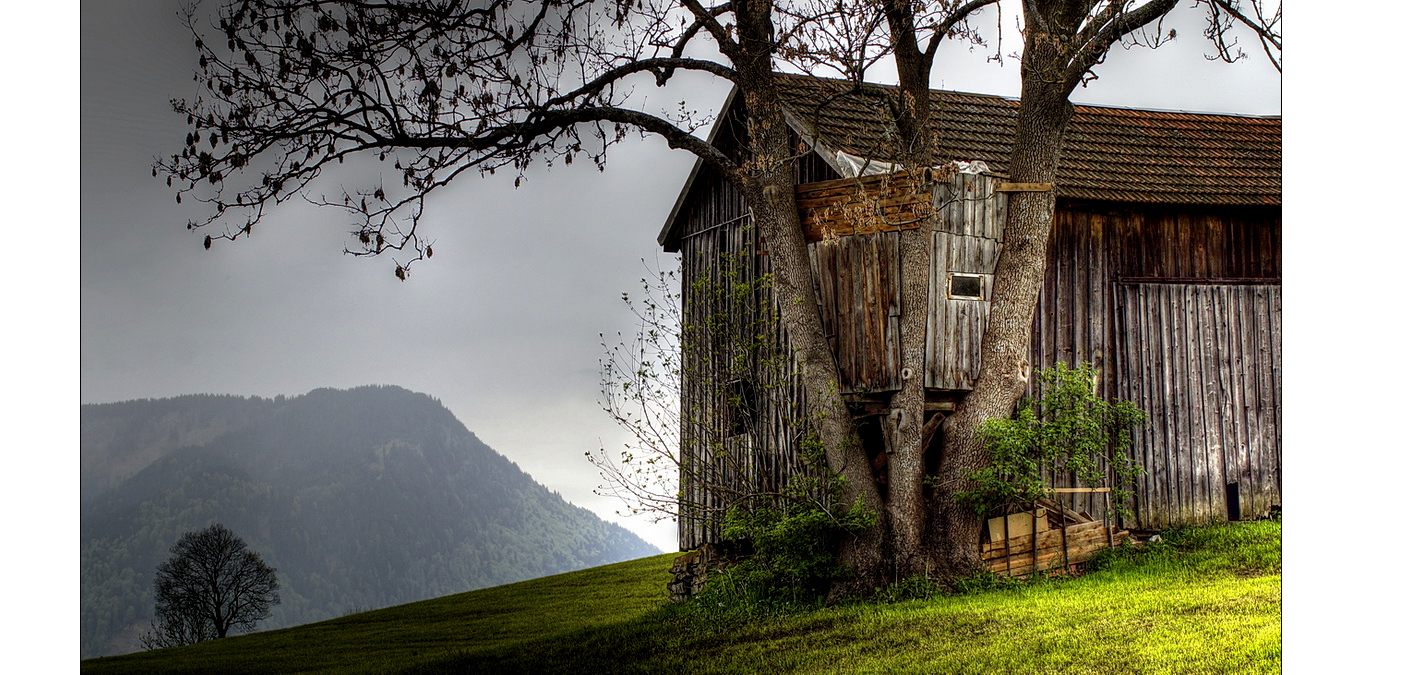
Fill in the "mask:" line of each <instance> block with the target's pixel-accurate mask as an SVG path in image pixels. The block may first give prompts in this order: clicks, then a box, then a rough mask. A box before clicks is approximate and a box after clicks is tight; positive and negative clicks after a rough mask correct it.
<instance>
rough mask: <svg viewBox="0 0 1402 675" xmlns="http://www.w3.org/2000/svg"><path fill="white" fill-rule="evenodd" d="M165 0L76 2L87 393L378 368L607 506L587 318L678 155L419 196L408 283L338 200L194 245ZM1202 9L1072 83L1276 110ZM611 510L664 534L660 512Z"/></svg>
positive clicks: (180, 85) (306, 380)
mask: <svg viewBox="0 0 1402 675" xmlns="http://www.w3.org/2000/svg"><path fill="white" fill-rule="evenodd" d="M176 7H177V2H176V0H147V1H144V2H91V3H84V4H83V5H82V13H81V27H82V50H81V66H82V71H81V96H82V103H81V111H82V112H81V114H82V118H81V124H82V126H81V132H82V136H81V142H82V145H81V152H82V162H81V176H80V177H81V191H80V194H81V232H82V260H81V268H80V276H81V370H80V373H81V390H80V391H81V399H82V402H84V403H101V402H109V401H119V400H126V399H132V398H145V397H151V398H155V397H168V396H178V395H181V394H192V393H216V394H240V395H259V396H274V395H277V394H286V395H297V394H302V393H305V392H307V391H309V390H311V389H315V388H318V387H336V388H345V387H353V386H357V385H363V384H396V385H400V386H403V387H406V388H408V389H411V390H414V391H419V392H423V393H426V394H429V395H431V396H434V397H437V398H438V399H440V400H442V401H443V403H444V404H445V405H446V406H447V407H448V408H449V409H450V410H452V411H453V413H454V414H455V415H456V416H457V417H458V418H459V419H460V420H462V422H463V423H464V424H465V425H466V426H467V427H468V428H469V429H471V430H472V431H473V432H474V433H475V434H477V435H478V436H479V437H480V438H481V439H482V440H483V441H485V442H486V443H487V444H488V445H490V446H491V447H493V448H494V449H496V450H497V451H498V452H501V453H502V454H504V455H506V456H507V457H509V458H511V459H513V460H514V461H516V462H517V463H518V464H519V465H520V466H521V467H522V468H523V469H524V470H526V471H527V472H528V473H530V474H531V475H532V476H533V477H535V478H536V479H537V480H539V481H540V482H542V483H544V484H545V485H547V486H549V487H551V488H553V489H556V490H558V491H559V492H561V493H562V494H563V495H564V496H565V497H566V498H567V499H569V500H570V501H572V502H574V503H576V504H579V505H581V506H585V507H587V508H590V509H593V510H594V511H596V512H599V513H600V514H601V515H604V516H605V517H608V518H610V519H614V520H618V518H617V517H616V516H615V515H614V513H615V511H616V510H617V509H618V508H619V507H620V505H619V504H618V503H616V502H614V501H612V500H609V499H604V498H600V497H597V496H595V495H594V494H593V492H592V491H593V489H594V488H595V487H596V486H597V485H598V483H599V477H598V474H597V472H596V471H595V470H594V468H593V467H592V466H591V465H590V464H589V463H588V462H587V461H586V460H585V458H584V453H585V451H590V450H597V449H598V448H599V447H600V446H601V445H602V446H603V447H605V448H617V447H618V446H619V445H620V444H621V443H622V442H623V441H624V440H625V439H624V437H623V436H622V435H621V433H620V432H619V431H618V429H617V428H616V427H614V425H613V424H612V422H611V421H610V420H609V419H608V418H607V417H606V416H605V415H604V413H603V412H601V410H600V409H599V407H598V404H597V400H598V395H599V358H600V357H601V355H602V354H603V349H602V347H601V345H600V338H599V334H600V333H603V334H604V335H605V336H609V337H610V338H614V339H616V338H615V336H616V335H617V334H618V333H619V332H620V331H622V332H623V333H624V335H630V334H632V333H633V332H634V329H633V325H632V322H631V316H630V315H629V314H628V313H627V310H626V308H625V307H624V306H623V305H622V303H621V302H620V301H619V296H620V294H621V293H623V292H636V291H637V290H638V279H639V278H640V277H641V276H643V275H644V274H646V273H647V269H646V267H645V263H646V264H648V265H653V266H656V265H657V264H663V265H666V264H667V263H668V259H667V257H666V256H664V254H663V253H662V252H661V250H660V249H659V247H658V246H657V244H656V235H657V232H658V230H659V229H660V228H661V225H662V221H663V219H664V218H665V217H666V215H667V213H668V210H669V209H670V207H671V205H672V203H673V201H674V199H675V198H676V195H677V193H678V191H679V190H680V188H681V186H682V183H683V182H684V181H685V179H686V175H687V172H688V171H689V170H690V168H691V165H692V162H693V160H692V157H691V156H690V155H687V154H684V153H681V152H675V151H669V150H668V149H667V148H666V147H665V145H664V144H662V143H657V142H647V141H644V142H632V143H629V144H626V145H624V146H623V147H621V148H620V149H619V151H618V152H617V153H616V154H615V155H613V156H612V157H611V158H610V161H609V168H608V170H607V171H606V172H604V173H599V172H598V171H597V170H594V169H593V168H592V167H591V166H581V165H576V166H575V167H571V168H569V169H563V170H554V171H548V172H547V171H534V172H532V173H531V174H530V175H529V179H528V180H527V182H526V183H525V184H524V185H523V186H522V187H521V188H520V189H515V190H513V189H512V188H511V180H512V178H513V177H512V176H509V175H498V176H497V177H495V178H492V179H487V180H479V179H476V178H475V177H471V176H470V177H467V178H466V179H465V180H460V181H459V183H458V184H456V185H454V186H453V187H452V188H451V189H450V190H449V191H447V192H445V193H443V194H440V195H438V196H437V197H436V198H434V199H433V200H432V201H431V202H430V203H429V208H428V213H427V215H426V217H425V219H424V225H423V229H424V230H425V231H426V232H427V233H428V236H429V238H431V239H433V240H435V244H434V253H435V255H434V258H433V260H432V261H430V262H427V263H424V264H420V265H417V266H415V268H414V273H413V275H412V276H411V277H410V279H409V281H408V282H407V283H401V282H400V281H399V280H397V279H396V278H395V277H394V276H393V274H392V272H393V270H394V266H393V264H392V263H391V262H390V260H388V259H360V258H353V257H350V256H346V255H344V254H343V253H342V249H343V247H344V246H345V245H346V244H347V243H348V242H349V241H350V240H349V236H348V235H347V234H346V232H347V231H348V230H349V229H350V224H349V221H348V219H347V218H346V217H345V216H343V215H341V214H339V213H336V212H333V211H331V210H318V209H316V208H313V207H311V206H308V205H303V204H288V205H285V206H283V207H281V208H280V209H279V210H278V211H277V212H276V213H275V214H274V215H273V217H271V218H269V219H268V221H267V222H265V223H264V224H263V225H261V226H260V227H259V228H258V232H257V234H256V236H254V237H252V238H250V239H248V240H246V241H239V242H235V243H233V244H223V245H218V246H215V247H214V249H213V250H212V251H209V252H206V251H204V250H202V246H201V240H202V238H203V234H202V233H201V234H198V235H195V234H190V233H188V232H186V230H185V228H184V223H185V221H186V220H187V219H188V218H191V217H197V216H199V215H201V213H202V212H201V211H199V210H198V209H197V208H191V207H190V206H189V204H188V203H187V204H186V206H184V207H182V206H179V205H177V204H175V202H174V195H173V193H172V192H171V191H170V190H169V189H168V188H166V187H165V185H164V180H163V179H162V180H157V179H154V178H152V177H151V168H150V165H151V161H152V158H153V156H155V155H157V154H160V153H170V152H175V151H178V149H179V148H180V147H181V143H182V139H183V138H184V134H185V133H186V131H187V129H186V127H185V125H184V123H183V119H181V118H179V117H177V116H175V115H174V114H173V113H171V112H170V109H169V103H168V101H169V100H170V99H171V98H177V97H193V96H194V95H195V93H196V91H195V89H194V83H193V82H192V81H191V75H192V72H193V68H194V65H195V56H194V52H193V48H192V46H191V44H190V39H189V36H188V34H187V33H186V32H185V31H184V29H183V28H182V27H181V26H180V25H179V23H178V21H177V17H176ZM1178 12H1179V13H1182V14H1186V13H1187V12H1185V10H1182V9H1180V10H1178ZM1007 14H1008V16H1007V17H1005V18H1006V19H1007V20H1009V21H1011V13H1007ZM993 16H994V15H993V14H992V13H989V19H990V25H991V19H992V18H993ZM1174 18H1175V19H1177V18H1178V17H1174ZM1197 20H1198V19H1197V17H1196V15H1194V16H1190V17H1184V18H1183V19H1181V20H1178V21H1177V22H1176V23H1177V24H1178V29H1179V34H1180V35H1181V36H1182V39H1180V40H1178V41H1177V42H1175V43H1171V44H1170V45H1169V46H1167V47H1165V48H1162V49H1160V50H1158V51H1156V52H1151V51H1149V50H1134V51H1128V52H1125V51H1123V50H1120V49H1118V48H1117V49H1116V50H1115V52H1113V53H1112V54H1111V56H1110V58H1109V60H1108V61H1107V63H1106V64H1105V65H1104V66H1102V68H1100V75H1101V79H1100V80H1099V81H1097V82H1094V83H1093V84H1092V85H1091V86H1090V87H1089V88H1088V89H1083V90H1080V91H1078V94H1077V96H1076V100H1077V101H1079V102H1087V103H1101V104H1108V105H1119V106H1139V107H1152V108H1161V109H1184V110H1198V111H1214V112H1235V113H1248V114H1279V113H1280V109H1281V93H1280V77H1279V75H1278V74H1277V73H1276V71H1275V70H1274V69H1273V68H1271V67H1270V65H1269V64H1268V63H1267V62H1266V61H1265V59H1263V58H1256V59H1251V60H1249V61H1247V62H1244V63H1241V64H1238V65H1236V66H1226V65H1223V64H1220V63H1212V62H1209V61H1207V60H1206V59H1204V58H1203V52H1204V51H1205V50H1206V49H1207V48H1208V45H1207V43H1206V42H1205V41H1204V40H1202V39H1201V38H1199V37H1198V35H1199V33H1200V29H1199V28H1197V27H1196V26H1197V24H1196V21H1197ZM987 33H988V35H990V36H991V35H993V34H994V32H993V31H991V30H989V31H987ZM1014 34H1015V31H1014V30H1013V29H1012V28H1011V27H1005V30H1004V36H1005V37H1011V36H1013V35H1014ZM1004 46H1005V49H1013V48H1014V47H1015V45H1011V44H1005V45H1004ZM945 50H946V51H945V53H944V54H942V55H941V59H940V60H939V61H938V62H937V66H936V69H937V71H938V72H939V75H937V76H936V78H935V80H936V84H938V85H941V86H944V87H946V88H951V89H958V90H963V91H972V92H979V93H991V94H1002V95H1008V96H1016V95H1017V93H1018V92H1017V71H1016V66H1015V64H1016V62H1015V61H1008V65H1005V66H1001V67H1000V66H998V65H996V64H993V65H990V64H987V63H986V59H987V57H988V56H989V54H990V52H987V51H977V52H974V53H970V52H969V51H968V49H967V47H966V46H965V45H961V44H957V43H951V44H948V45H946V46H945ZM878 77H879V76H878ZM703 84H704V83H703ZM725 93H726V87H725V86H724V85H722V84H719V83H713V84H711V85H710V86H709V87H706V86H701V87H698V88H694V90H691V91H688V92H686V94H685V96H684V98H685V99H686V100H687V101H688V103H690V104H692V105H710V106H718V105H719V104H720V102H721V101H722V99H723V97H724V95H725ZM318 187H319V188H320V190H322V191H325V192H326V193H333V194H334V193H336V192H337V191H338V188H339V185H338V184H336V183H334V182H330V181H327V182H324V183H323V184H321V185H319V186H318ZM318 194H320V192H318ZM623 522H624V524H625V525H626V526H628V527H630V528H631V529H633V530H635V531H637V532H639V533H640V534H643V535H644V536H645V537H646V538H647V539H648V540H649V541H651V542H652V543H654V544H655V545H657V546H658V547H660V548H662V549H664V550H671V549H672V548H674V547H675V526H674V525H672V524H670V523H663V524H660V525H652V524H650V523H649V522H648V521H647V520H646V519H629V520H626V521H623Z"/></svg>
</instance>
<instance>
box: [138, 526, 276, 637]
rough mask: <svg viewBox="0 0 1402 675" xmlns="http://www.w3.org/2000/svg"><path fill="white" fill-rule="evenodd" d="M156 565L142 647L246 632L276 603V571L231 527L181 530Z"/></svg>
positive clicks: (266, 614)
mask: <svg viewBox="0 0 1402 675" xmlns="http://www.w3.org/2000/svg"><path fill="white" fill-rule="evenodd" d="M170 552H171V557H170V559H169V560H166V561H165V562H163V563H161V565H160V567H158V568H157V569H156V590H155V595H156V621H155V625H154V626H153V628H152V630H151V631H150V632H148V633H147V634H146V635H144V636H142V638H141V644H142V646H143V647H145V648H147V649H160V648H163V647H178V646H182V645H189V644H194V643H196V642H202V641H204V640H212V639H215V638H222V637H227V636H228V635H229V633H230V632H248V631H251V630H253V627H254V626H255V625H256V624H257V623H258V622H259V621H261V620H263V619H265V618H267V616H268V610H269V609H270V608H271V607H272V606H273V605H275V604H277V603H278V600H279V598H278V594H277V589H278V581H277V570H275V569H273V568H271V567H268V566H267V565H266V564H264V563H263V557H262V556H260V555H258V553H256V552H254V551H250V550H248V545H247V544H245V543H244V541H243V540H242V539H240V538H239V537H238V536H237V535H235V534H234V533H233V532H231V531H229V529H228V528H226V527H224V526H223V525H219V524H217V523H216V524H214V525H210V526H209V527H207V528H205V529H203V530H199V531H198V532H187V533H185V534H184V535H183V536H181V537H180V540H179V541H177V542H176V543H175V545H174V546H172V547H171V549H170Z"/></svg>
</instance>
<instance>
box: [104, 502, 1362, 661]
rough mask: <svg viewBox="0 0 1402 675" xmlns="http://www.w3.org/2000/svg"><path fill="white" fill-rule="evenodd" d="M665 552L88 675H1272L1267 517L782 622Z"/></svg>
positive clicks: (1273, 565) (1276, 548)
mask: <svg viewBox="0 0 1402 675" xmlns="http://www.w3.org/2000/svg"><path fill="white" fill-rule="evenodd" d="M672 557H673V556H670V555H661V556H656V557H652V558H646V559H642V560H634V561H630V562H625V563H619V564H614V565H609V566H605V567H599V568H594V569H589V570H584V571H580V572H571V573H568V574H562V575H557V576H552V577H547V578H544V579H535V580H531V581H526V582H522V583H518V584H512V585H509V586H501V587H497V588H489V589H484V590H479V591H474V592H471V593H463V594H458V595H453V596H447V597H443V598H436V599H433V600H426V601H423V602H417V603H413V604H408V605H402V606H398V607H391V608H387V609H382V610H378V611H374V612H366V613H363V614H356V615H352V616H346V617H342V618H338V619H334V620H331V621H326V622H322V623H317V624H313V625H308V626H298V627H295V628H289V629H286V630H282V631H272V632H265V633H256V634H253V635H247V636H242V637H236V638H230V639H226V640H213V641H210V642H204V643H201V644H198V645H194V646H191V647H181V648H179V649H168V650H159V651H154V652H143V653H140V654H131V655H127V656H119V657H114V658H107V659H98V660H92V661H85V662H83V664H82V666H83V673H84V674H85V675H116V674H120V673H133V674H135V673H206V672H217V673H227V674H229V675H234V674H238V673H249V674H252V673H259V674H272V673H319V674H320V673H324V674H327V675H330V674H332V673H336V674H338V675H339V674H343V673H367V674H368V673H386V674H387V673H417V674H428V673H571V674H573V673H675V674H682V673H833V674H846V673H951V674H953V673H958V674H961V675H962V674H964V673H989V674H995V673H1008V674H1017V675H1026V674H1031V673H1038V674H1043V673H1044V674H1053V673H1057V674H1062V673H1064V674H1068V675H1069V674H1073V673H1074V674H1082V673H1116V674H1119V675H1132V674H1136V673H1144V674H1149V673H1153V674H1157V675H1164V674H1173V673H1183V674H1185V675H1187V674H1191V675H1197V674H1199V673H1233V674H1236V675H1252V674H1258V673H1259V674H1268V673H1279V672H1280V670H1281V525H1280V523H1279V522H1260V523H1233V524H1232V525H1230V526H1219V527H1212V528H1204V529H1199V530H1192V531H1182V532H1176V533H1169V534H1167V535H1166V536H1165V540H1164V541H1163V542H1161V543H1157V544H1152V545H1149V546H1146V547H1143V548H1140V549H1135V550H1132V551H1121V552H1118V553H1117V554H1115V555H1112V556H1110V557H1109V558H1108V559H1102V560H1100V561H1098V562H1097V564H1096V568H1097V570H1096V571H1094V572H1092V573H1090V574H1088V575H1086V576H1084V577H1080V578H1073V579H1055V580H1046V579H1043V580H1039V581H1036V582H1032V583H1025V584H1011V585H1006V586H1003V587H997V586H985V587H983V588H976V589H973V590H971V591H969V592H966V593H963V594H960V595H938V596H935V597H928V598H925V599H914V600H906V601H903V602H891V603H879V602H873V603H868V604H856V605H839V606H834V607H826V608H818V609H811V610H807V611H797V612H792V613H786V614H780V615H745V614H743V613H734V612H730V613H727V612H725V611H723V610H721V611H715V610H712V611H705V610H703V609H702V608H700V607H697V606H694V605H682V606H678V605H667V604H666V601H665V600H664V596H663V590H662V585H663V584H664V583H665V581H666V579H667V569H668V566H669V565H670V563H671V559H672ZM1367 672H1375V671H1367Z"/></svg>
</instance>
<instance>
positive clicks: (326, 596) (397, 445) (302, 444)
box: [80, 387, 657, 658]
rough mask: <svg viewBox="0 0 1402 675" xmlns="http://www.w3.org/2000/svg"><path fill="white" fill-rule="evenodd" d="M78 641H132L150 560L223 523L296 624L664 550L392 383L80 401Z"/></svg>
mask: <svg viewBox="0 0 1402 675" xmlns="http://www.w3.org/2000/svg"><path fill="white" fill-rule="evenodd" d="M81 425H82V430H81V437H82V458H81V462H82V464H81V466H82V468H81V472H82V487H81V495H82V505H81V513H80V518H81V534H82V591H81V593H82V655H83V657H84V658H88V657H92V656H101V655H106V654H115V653H122V652H126V651H132V650H135V649H137V648H138V645H137V642H136V637H137V636H138V635H139V634H140V632H142V631H143V630H145V629H146V627H147V626H148V623H149V621H150V617H151V614H152V597H151V580H152V576H153V574H154V572H155V569H156V566H157V565H158V564H159V563H160V562H161V561H162V560H164V559H165V558H166V557H167V555H168V549H169V548H170V546H171V545H172V544H174V543H175V541H176V540H177V539H178V538H179V537H180V535H181V534H182V533H184V532H187V531H190V530H195V529H199V528H202V527H205V526H207V525H209V524H210V523H212V522H220V523H223V524H224V525H225V526H227V527H228V528H229V529H231V530H233V531H234V533H236V534H238V535H239V536H240V537H242V538H243V539H244V540H245V541H246V542H248V545H249V547H250V548H252V549H253V550H255V551H258V552H259V553H261V554H262V556H263V559H264V560H265V561H266V562H267V563H268V564H269V565H271V566H273V567H275V568H277V573H278V579H279V581H280V582H281V584H282V588H281V590H280V595H281V596H282V603H281V604H280V605H278V606H277V607H275V608H274V611H273V615H272V617H271V618H270V619H269V620H267V621H264V622H263V623H262V624H260V626H259V628H260V629H268V628H275V627H279V626H288V625H294V624H299V623H305V622H309V621H318V620H321V619H327V618H332V617H336V616H341V615H344V614H347V613H351V612H355V611H363V610H367V609H374V608H378V607H383V606H388V605H395V604H400V603H405V602H411V601H414V600H420V599H424V598H430V597H437V596H442V595H447V594H450V593H457V592H461V591H466V590H471V589H476V588H482V587H486V586H494V585H498V584H504V583H510V582H513V581H519V580H522V579H529V578H533V577H538V576H543V575H548V574H554V573H557V572H564V571H569V570H574V569H580V568H584V567H592V566H595V565H601V564H605V563H609V562H615V561H619V560H627V559H631V558H637V557H641V556H645V555H652V554H655V553H657V550H656V549H655V548H653V547H652V546H650V545H648V544H646V543H645V542H643V541H642V540H641V539H639V538H638V537H637V536H636V535H634V534H633V533H631V532H629V531H627V530H625V529H623V528H621V527H619V526H617V525H613V524H611V523H607V522H604V521H602V520H600V519H599V518H597V517H596V516H595V515H594V514H593V513H591V512H589V511H587V510H585V509H582V508H579V507H576V506H573V505H571V504H569V503H567V502H566V501H565V500H564V499H562V498H561V497H560V496H559V495H558V494H557V493H555V492H553V491H551V490H548V489H547V488H545V487H543V486H541V485H540V484H538V483H536V482H534V481H533V480H531V478H530V476H528V475H526V474H525V473H524V472H522V471H521V470H520V469H519V468H518V467H517V466H516V465H515V464H514V463H512V462H511V461H509V460H507V459H506V458H505V457H502V456H501V455H499V454H497V453H496V452H495V451H493V450H492V449H491V448H489V447H487V446H486V445H484V444H483V443H482V442H481V441H480V440H478V439H477V437H476V436H473V435H472V433H471V432H470V431H468V430H467V429H466V428H465V427H464V426H463V425H462V423H460V422H459V421H458V420H457V419H456V418H455V417H453V415H452V413H451V412H449V411H448V410H447V409H446V408H444V407H443V406H442V405H441V404H440V403H439V402H438V401H436V400H434V399H432V398H430V397H429V396H426V395H423V394H417V393H413V392H410V391H406V390H404V389H401V388H398V387H361V388H357V389H352V390H349V391H337V390H331V389H318V390H316V391H313V392H311V393H308V394H306V395H304V396H296V397H291V398H285V397H282V396H279V397H277V398H275V399H264V398H257V397H253V398H241V397H234V396H182V397H178V398H172V399H161V400H141V401H128V402H124V403H110V404H102V405H84V406H83V407H82V413H81Z"/></svg>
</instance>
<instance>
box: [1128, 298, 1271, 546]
mask: <svg viewBox="0 0 1402 675" xmlns="http://www.w3.org/2000/svg"><path fill="white" fill-rule="evenodd" d="M1115 291H1116V292H1115V295H1116V305H1117V306H1118V311H1117V314H1118V328H1119V331H1118V332H1119V336H1120V339H1119V345H1118V348H1117V350H1116V352H1117V356H1118V361H1119V369H1120V372H1121V377H1120V378H1119V380H1118V382H1117V383H1116V384H1117V391H1116V392H1114V393H1115V394H1116V395H1117V396H1118V397H1120V398H1123V399H1128V400H1132V401H1134V402H1135V403H1137V404H1138V405H1139V406H1140V407H1141V408H1143V409H1144V410H1145V412H1146V413H1147V414H1148V419H1149V421H1148V424H1146V425H1145V427H1144V428H1143V429H1141V430H1140V432H1139V433H1138V434H1136V438H1135V459H1136V461H1138V462H1139V463H1140V464H1141V465H1142V466H1143V468H1144V469H1145V472H1146V473H1145V475H1143V476H1141V477H1140V486H1139V489H1138V490H1137V499H1136V503H1135V516H1136V519H1137V525H1138V526H1139V527H1145V528H1154V529H1157V528H1162V527H1168V526H1170V525H1178V524H1185V523H1205V522H1208V521H1211V520H1214V519H1215V520H1226V519H1227V518H1228V515H1229V513H1228V508H1229V507H1228V503H1229V501H1230V499H1231V498H1232V497H1233V493H1234V498H1235V499H1236V502H1237V503H1236V506H1235V509H1236V513H1234V514H1232V515H1235V516H1238V517H1243V518H1250V517H1257V516H1264V515H1266V514H1268V513H1269V512H1270V510H1271V507H1272V506H1276V505H1279V504H1280V503H1281V482H1280V467H1281V460H1280V448H1281V424H1280V422H1281V410H1280V403H1281V402H1280V392H1281V335H1282V333H1281V324H1280V318H1281V289H1280V286H1278V285H1273V284H1236V285H1228V284H1175V283H1127V284H1118V285H1117V286H1116V289H1115ZM1231 485H1236V486H1237V488H1236V490H1235V491H1232V490H1230V489H1229V486H1231Z"/></svg>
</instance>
